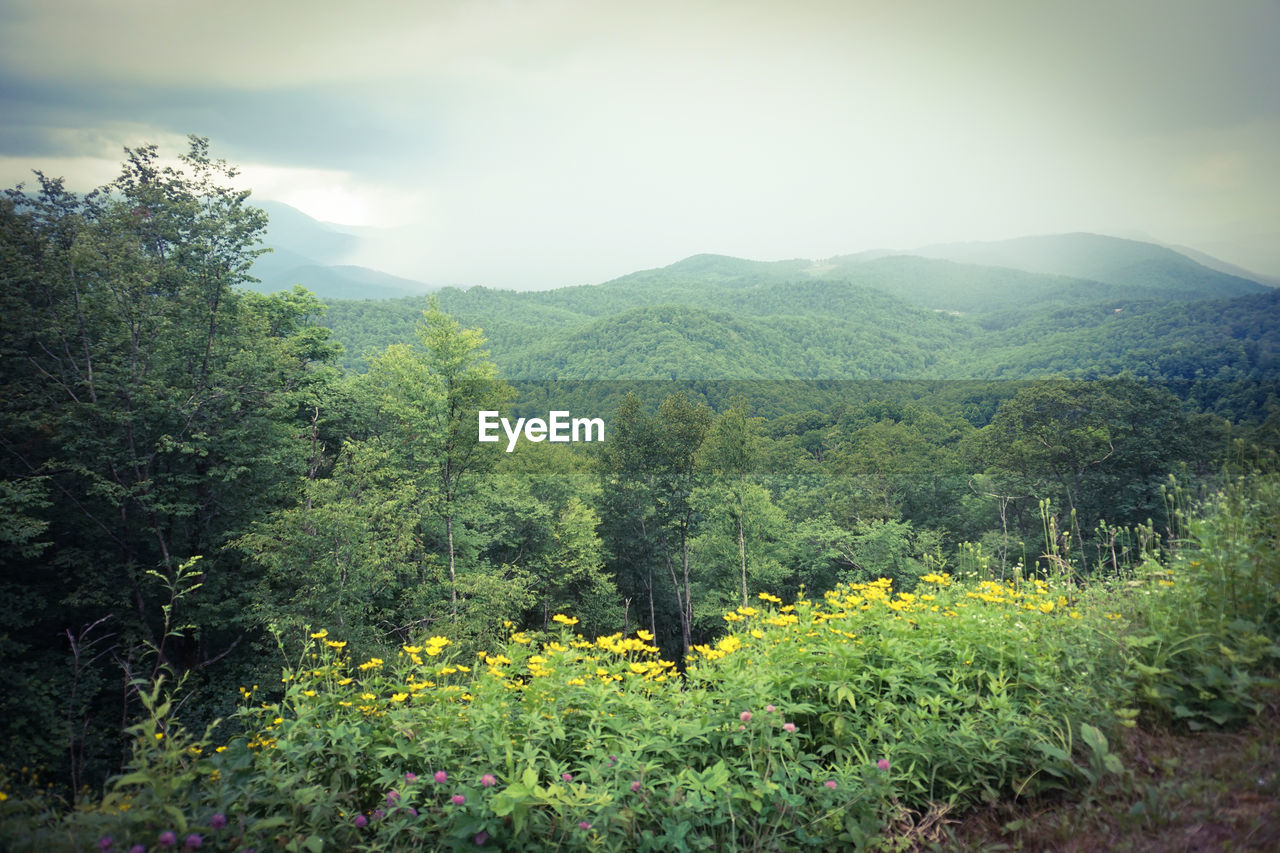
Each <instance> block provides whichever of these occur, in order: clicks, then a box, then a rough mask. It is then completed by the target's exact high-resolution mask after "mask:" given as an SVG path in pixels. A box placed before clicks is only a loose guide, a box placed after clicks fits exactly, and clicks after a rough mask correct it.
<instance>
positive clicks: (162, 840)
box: [156, 829, 178, 847]
mask: <svg viewBox="0 0 1280 853" xmlns="http://www.w3.org/2000/svg"><path fill="white" fill-rule="evenodd" d="M177 843H178V836H176V835H174V834H173V832H172V831H171V830H167V829H166V830H165V831H164V832H162V833H160V837H159V838H157V839H156V844H159V845H160V846H161V847H172V846H173V845H175V844H177Z"/></svg>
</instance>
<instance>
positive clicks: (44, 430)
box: [0, 138, 337, 779]
mask: <svg viewBox="0 0 1280 853" xmlns="http://www.w3.org/2000/svg"><path fill="white" fill-rule="evenodd" d="M126 157H127V160H126V162H125V164H124V165H123V168H122V172H121V174H120V177H119V178H117V179H116V180H115V181H114V182H113V183H112V184H110V185H108V186H107V187H104V188H102V189H101V190H98V191H95V192H93V193H90V194H89V195H87V196H84V197H80V196H77V195H75V194H72V193H69V192H67V191H66V190H65V189H64V188H63V185H62V183H61V181H56V180H52V179H48V178H45V177H44V176H43V175H41V176H39V179H40V187H39V191H38V192H37V193H36V194H33V195H28V194H26V193H23V192H21V191H20V190H14V191H10V192H8V193H6V195H5V197H4V199H3V201H0V223H2V224H0V234H2V236H3V253H4V259H5V264H4V267H3V276H4V282H3V287H0V300H2V302H0V323H2V324H3V326H2V332H3V333H2V334H0V360H2V361H3V362H4V364H5V369H4V371H3V378H0V400H3V403H2V404H0V451H2V452H0V481H3V482H4V483H5V486H4V489H3V492H2V494H3V495H4V498H3V500H4V501H5V504H6V509H8V510H13V511H14V512H13V514H12V515H9V516H8V520H7V521H6V522H5V525H4V530H3V534H2V536H0V542H3V544H2V545H0V560H3V575H2V577H0V584H2V588H3V590H4V592H5V593H6V594H7V595H11V596H12V599H11V600H13V601H14V602H15V606H14V607H13V608H11V609H9V613H8V614H7V624H6V626H5V627H6V632H7V637H6V640H5V641H4V643H3V644H0V645H2V646H3V648H0V653H2V654H3V656H4V657H3V663H2V664H0V671H4V672H6V673H14V674H15V676H16V678H15V682H18V683H14V684H12V685H11V686H13V687H15V688H16V689H15V690H14V692H12V693H8V694H7V697H6V700H5V701H6V704H7V706H8V707H7V708H6V710H7V711H8V712H9V713H6V714H5V715H4V716H5V717H6V719H8V720H12V721H14V724H15V725H18V726H22V725H25V724H26V723H25V722H24V721H26V722H30V721H32V720H34V719H38V718H39V717H41V716H48V714H49V708H50V707H61V704H62V703H61V702H59V701H57V700H56V699H53V700H52V701H51V699H52V697H53V696H55V695H58V694H61V695H65V694H66V691H67V690H68V689H70V686H69V685H68V684H67V683H66V681H67V679H68V678H71V677H72V675H73V670H74V672H75V674H74V678H75V679H76V683H77V684H78V691H79V692H78V694H77V703H78V704H79V703H84V705H83V711H84V713H85V715H87V719H88V720H90V721H91V725H90V726H89V731H88V732H87V733H83V732H82V733H81V734H77V735H75V741H76V743H83V742H84V739H85V738H87V739H88V742H89V743H90V744H92V748H89V749H86V750H85V755H86V756H87V758H86V760H87V762H88V764H89V765H90V766H89V767H88V768H84V769H86V770H87V773H86V774H85V776H84V778H95V777H96V778H101V776H102V775H103V774H104V772H105V771H106V770H107V767H106V765H105V763H104V762H105V761H107V760H109V757H110V756H112V755H113V754H118V752H117V750H115V749H114V748H112V747H110V746H108V744H109V743H111V742H112V735H111V729H110V727H111V726H112V725H114V727H115V733H116V736H118V733H119V726H120V720H121V716H122V712H123V713H125V714H128V713H130V712H131V711H132V710H134V709H136V707H137V706H136V704H135V703H134V700H133V699H132V698H131V694H130V692H129V690H128V689H127V688H122V687H121V684H122V680H121V678H120V677H119V674H118V673H117V672H114V670H115V664H114V663H113V659H115V658H119V659H120V660H122V661H124V662H125V663H126V665H129V664H130V662H131V661H133V662H136V661H137V660H138V657H139V655H140V654H141V650H142V649H144V648H145V647H146V644H148V643H150V644H152V645H154V646H161V645H163V646H164V647H165V655H164V656H165V657H166V659H167V660H168V661H169V662H170V663H171V664H172V666H173V667H174V669H175V670H176V671H181V672H191V673H195V677H196V678H197V679H199V680H203V679H205V677H206V676H207V675H208V674H209V673H208V672H206V671H205V670H206V668H207V667H209V666H210V665H211V664H212V663H213V662H214V661H217V660H221V659H225V658H226V657H227V656H228V655H231V654H232V653H233V650H234V649H237V648H241V641H242V640H244V639H245V638H246V634H247V632H249V631H250V630H251V625H250V623H249V620H248V619H247V618H246V617H247V615H248V612H249V610H250V606H249V605H250V601H251V596H252V593H253V590H254V588H255V586H256V584H255V580H256V578H255V577H254V574H253V572H252V570H249V569H247V568H246V567H245V566H244V565H243V564H242V562H241V561H240V560H239V559H238V557H237V555H235V554H234V553H228V552H227V551H225V550H224V546H225V545H226V543H227V542H228V541H229V540H230V539H232V538H234V537H235V536H236V535H238V534H239V533H240V532H242V531H243V530H244V528H245V527H246V526H247V525H248V524H249V522H250V520H251V519H254V518H256V517H259V516H260V515H261V514H263V513H265V512H268V511H270V510H271V509H274V508H275V507H277V506H279V505H280V504H281V503H282V502H284V501H286V500H288V499H289V498H291V497H292V494H291V490H290V488H289V483H290V480H291V478H292V476H293V475H295V474H296V473H300V472H301V471H302V470H304V467H305V465H306V460H307V448H306V446H305V445H303V444H302V443H301V442H299V441H297V440H296V436H297V434H298V431H299V428H300V426H301V424H302V423H304V417H305V415H304V412H307V411H308V404H309V403H310V401H311V400H312V399H314V398H315V397H316V396H317V394H319V393H320V392H319V390H318V389H319V388H321V387H322V386H323V385H324V384H325V383H326V382H327V381H329V379H330V378H331V372H330V371H329V370H328V368H326V367H325V365H324V363H323V362H324V360H326V359H329V358H331V357H333V356H335V355H336V353H337V349H336V348H335V347H334V346H333V345H332V344H330V343H329V341H328V330H327V329H320V328H318V327H316V326H314V325H312V323H311V320H312V319H313V318H314V316H315V315H316V314H317V313H318V312H319V310H320V306H319V304H318V303H316V302H315V301H314V300H313V299H311V298H309V297H308V296H307V295H306V294H304V293H300V292H295V293H292V294H285V295H281V296H274V297H262V296H259V295H257V294H245V293H243V292H241V291H240V290H238V289H237V285H238V284H240V283H242V282H244V281H245V280H246V276H247V275H248V270H249V267H250V265H251V264H252V262H253V260H254V258H255V257H256V256H257V254H258V252H259V249H257V248H256V245H257V242H258V240H259V238H260V235H261V231H262V228H263V227H264V225H265V218H264V216H263V214H262V213H261V211H259V210H257V209H256V208H254V207H252V206H251V205H249V204H248V193H247V192H245V191H241V190H235V189H232V188H230V186H229V185H228V184H229V181H230V179H231V178H233V177H234V176H235V170H234V169H232V168H231V167H229V166H228V165H227V164H226V163H224V162H222V161H220V160H214V159H212V158H211V157H210V155H209V152H208V144H207V142H206V141H205V140H202V139H198V138H193V139H192V140H191V144H190V148H189V150H188V152H187V153H186V154H184V155H182V156H181V157H180V158H179V160H178V163H177V164H176V165H173V166H161V165H160V159H159V155H158V152H157V150H156V149H155V148H154V147H143V148H139V149H133V150H127V151H126ZM196 554H203V555H204V560H203V562H202V563H201V566H200V569H201V572H202V579H201V581H202V587H201V590H200V592H199V594H197V595H195V596H192V597H190V598H189V600H188V601H186V602H185V603H184V608H186V611H187V612H186V613H185V615H184V619H185V620H187V621H189V622H191V623H192V624H194V625H197V626H199V627H198V628H197V629H194V630H190V631H186V632H184V634H183V635H182V637H181V638H176V639H173V640H167V639H165V638H163V637H162V636H161V635H160V634H158V633H157V632H161V631H162V623H163V621H164V618H165V615H164V612H163V607H164V606H165V604H166V600H167V599H166V597H165V595H164V593H163V592H162V591H160V590H158V589H157V588H156V587H155V586H154V585H152V584H151V583H150V582H149V580H148V578H149V573H150V572H160V573H161V574H164V575H166V576H170V575H172V573H173V572H174V571H176V570H177V568H178V567H179V566H180V565H182V564H183V563H184V562H185V561H186V560H187V559H188V558H190V557H191V556H193V555H196ZM89 626H98V628H97V629H96V631H97V636H99V637H104V636H106V635H108V634H109V635H110V637H111V644H112V649H111V652H112V653H111V654H100V655H93V656H90V659H89V660H90V661H91V663H89V662H86V663H85V665H84V666H83V667H80V668H78V669H77V668H76V667H75V665H73V664H71V665H69V664H68V660H67V651H68V648H67V645H66V642H67V638H68V637H71V638H76V637H83V636H85V632H86V631H87V630H88V627H89ZM246 645H247V644H246ZM79 715H80V711H77V714H76V716H77V717H79ZM107 721H110V722H107ZM104 723H105V726H106V728H105V729H104V728H102V727H101V726H102V725H103V724H104ZM79 725H80V722H77V723H76V727H77V730H78V727H79ZM57 741H58V739H57V738H52V739H50V740H48V741H45V740H43V739H41V738H30V737H26V736H24V735H23V733H22V731H21V729H14V730H12V731H11V732H6V737H5V739H4V741H3V744H2V745H0V749H3V752H4V754H5V755H6V756H9V757H11V758H12V759H13V760H18V761H25V762H28V763H31V764H50V765H51V766H58V765H61V766H62V767H63V769H65V770H67V771H68V772H67V774H66V775H65V776H64V777H63V778H66V779H78V778H81V774H80V769H81V768H78V767H77V766H76V765H77V760H76V759H73V758H71V757H70V756H71V755H72V754H73V752H74V751H73V750H68V744H67V743H66V742H63V743H62V744H61V745H60V746H59V744H58V742H57ZM68 765H70V766H68Z"/></svg>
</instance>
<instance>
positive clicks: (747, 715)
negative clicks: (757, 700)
mask: <svg viewBox="0 0 1280 853" xmlns="http://www.w3.org/2000/svg"><path fill="white" fill-rule="evenodd" d="M738 719H739V720H742V722H744V723H749V722H751V712H750V711H743V712H742V713H741V714H739V715H738Z"/></svg>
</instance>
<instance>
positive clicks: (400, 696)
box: [391, 693, 409, 702]
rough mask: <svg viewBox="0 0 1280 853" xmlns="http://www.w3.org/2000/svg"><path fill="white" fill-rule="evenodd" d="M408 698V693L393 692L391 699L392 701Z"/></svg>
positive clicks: (401, 700)
mask: <svg viewBox="0 0 1280 853" xmlns="http://www.w3.org/2000/svg"><path fill="white" fill-rule="evenodd" d="M408 698H409V694H408V693H392V694H391V701H392V702H403V701H404V700H406V699H408Z"/></svg>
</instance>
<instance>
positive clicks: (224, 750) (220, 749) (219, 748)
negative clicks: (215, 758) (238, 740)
mask: <svg viewBox="0 0 1280 853" xmlns="http://www.w3.org/2000/svg"><path fill="white" fill-rule="evenodd" d="M226 751H227V748H226V747H225V746H220V747H218V748H217V749H215V750H214V752H226Z"/></svg>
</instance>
